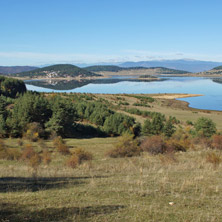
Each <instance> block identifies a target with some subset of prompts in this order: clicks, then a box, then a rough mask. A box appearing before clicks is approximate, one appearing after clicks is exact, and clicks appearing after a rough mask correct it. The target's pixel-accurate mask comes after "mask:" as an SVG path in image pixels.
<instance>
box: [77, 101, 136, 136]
mask: <svg viewBox="0 0 222 222" xmlns="http://www.w3.org/2000/svg"><path fill="white" fill-rule="evenodd" d="M76 111H77V114H78V116H79V117H80V118H81V119H82V120H83V119H87V120H88V121H90V122H91V123H93V124H95V125H97V126H100V127H102V129H103V130H104V131H105V132H106V133H107V134H108V135H121V134H123V133H134V131H135V127H136V123H135V119H134V118H132V117H129V116H127V115H124V114H121V113H116V112H114V111H112V110H110V109H109V108H108V107H107V106H106V105H105V104H102V103H100V102H91V103H89V102H88V103H87V102H84V103H77V104H76Z"/></svg>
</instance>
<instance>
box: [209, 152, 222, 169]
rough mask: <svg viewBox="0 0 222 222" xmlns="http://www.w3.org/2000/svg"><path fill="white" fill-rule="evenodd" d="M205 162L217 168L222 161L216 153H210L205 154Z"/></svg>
mask: <svg viewBox="0 0 222 222" xmlns="http://www.w3.org/2000/svg"><path fill="white" fill-rule="evenodd" d="M206 161H207V162H208V163H212V164H213V165H214V167H217V166H218V165H219V164H220V163H221V161H222V159H221V157H220V156H219V155H217V154H216V153H213V152H211V153H208V154H207V156H206Z"/></svg>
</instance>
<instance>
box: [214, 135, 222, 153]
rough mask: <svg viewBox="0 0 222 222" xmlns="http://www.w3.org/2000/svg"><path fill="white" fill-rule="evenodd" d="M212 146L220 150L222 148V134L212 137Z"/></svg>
mask: <svg viewBox="0 0 222 222" xmlns="http://www.w3.org/2000/svg"><path fill="white" fill-rule="evenodd" d="M212 147H213V148H215V149H218V150H222V135H214V136H213V137H212Z"/></svg>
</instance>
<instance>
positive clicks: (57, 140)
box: [53, 136, 70, 155]
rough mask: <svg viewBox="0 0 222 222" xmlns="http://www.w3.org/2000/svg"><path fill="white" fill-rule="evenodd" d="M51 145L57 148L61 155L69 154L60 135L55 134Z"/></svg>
mask: <svg viewBox="0 0 222 222" xmlns="http://www.w3.org/2000/svg"><path fill="white" fill-rule="evenodd" d="M53 145H54V146H55V148H56V149H57V151H58V152H59V153H61V154H63V155H68V154H70V151H69V148H68V147H67V145H66V144H65V141H64V140H63V139H62V137H61V136H57V137H55V138H54V140H53Z"/></svg>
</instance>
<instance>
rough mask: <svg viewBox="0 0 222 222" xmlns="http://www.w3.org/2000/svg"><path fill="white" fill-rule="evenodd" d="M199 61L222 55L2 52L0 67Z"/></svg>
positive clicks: (129, 51)
mask: <svg viewBox="0 0 222 222" xmlns="http://www.w3.org/2000/svg"><path fill="white" fill-rule="evenodd" d="M183 58H189V59H197V60H208V61H218V62H220V61H222V55H205V54H192V53H183V52H152V51H145V50H124V51H122V52H121V53H120V54H117V55H108V54H107V55H102V54H74V53H73V54H64V53H35V52H0V65H4V66H7V65H9V66H10V65H36V66H37V65H42V64H56V63H73V64H75V63H102V62H104V63H115V62H125V61H135V62H136V61H148V60H164V59H183Z"/></svg>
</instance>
